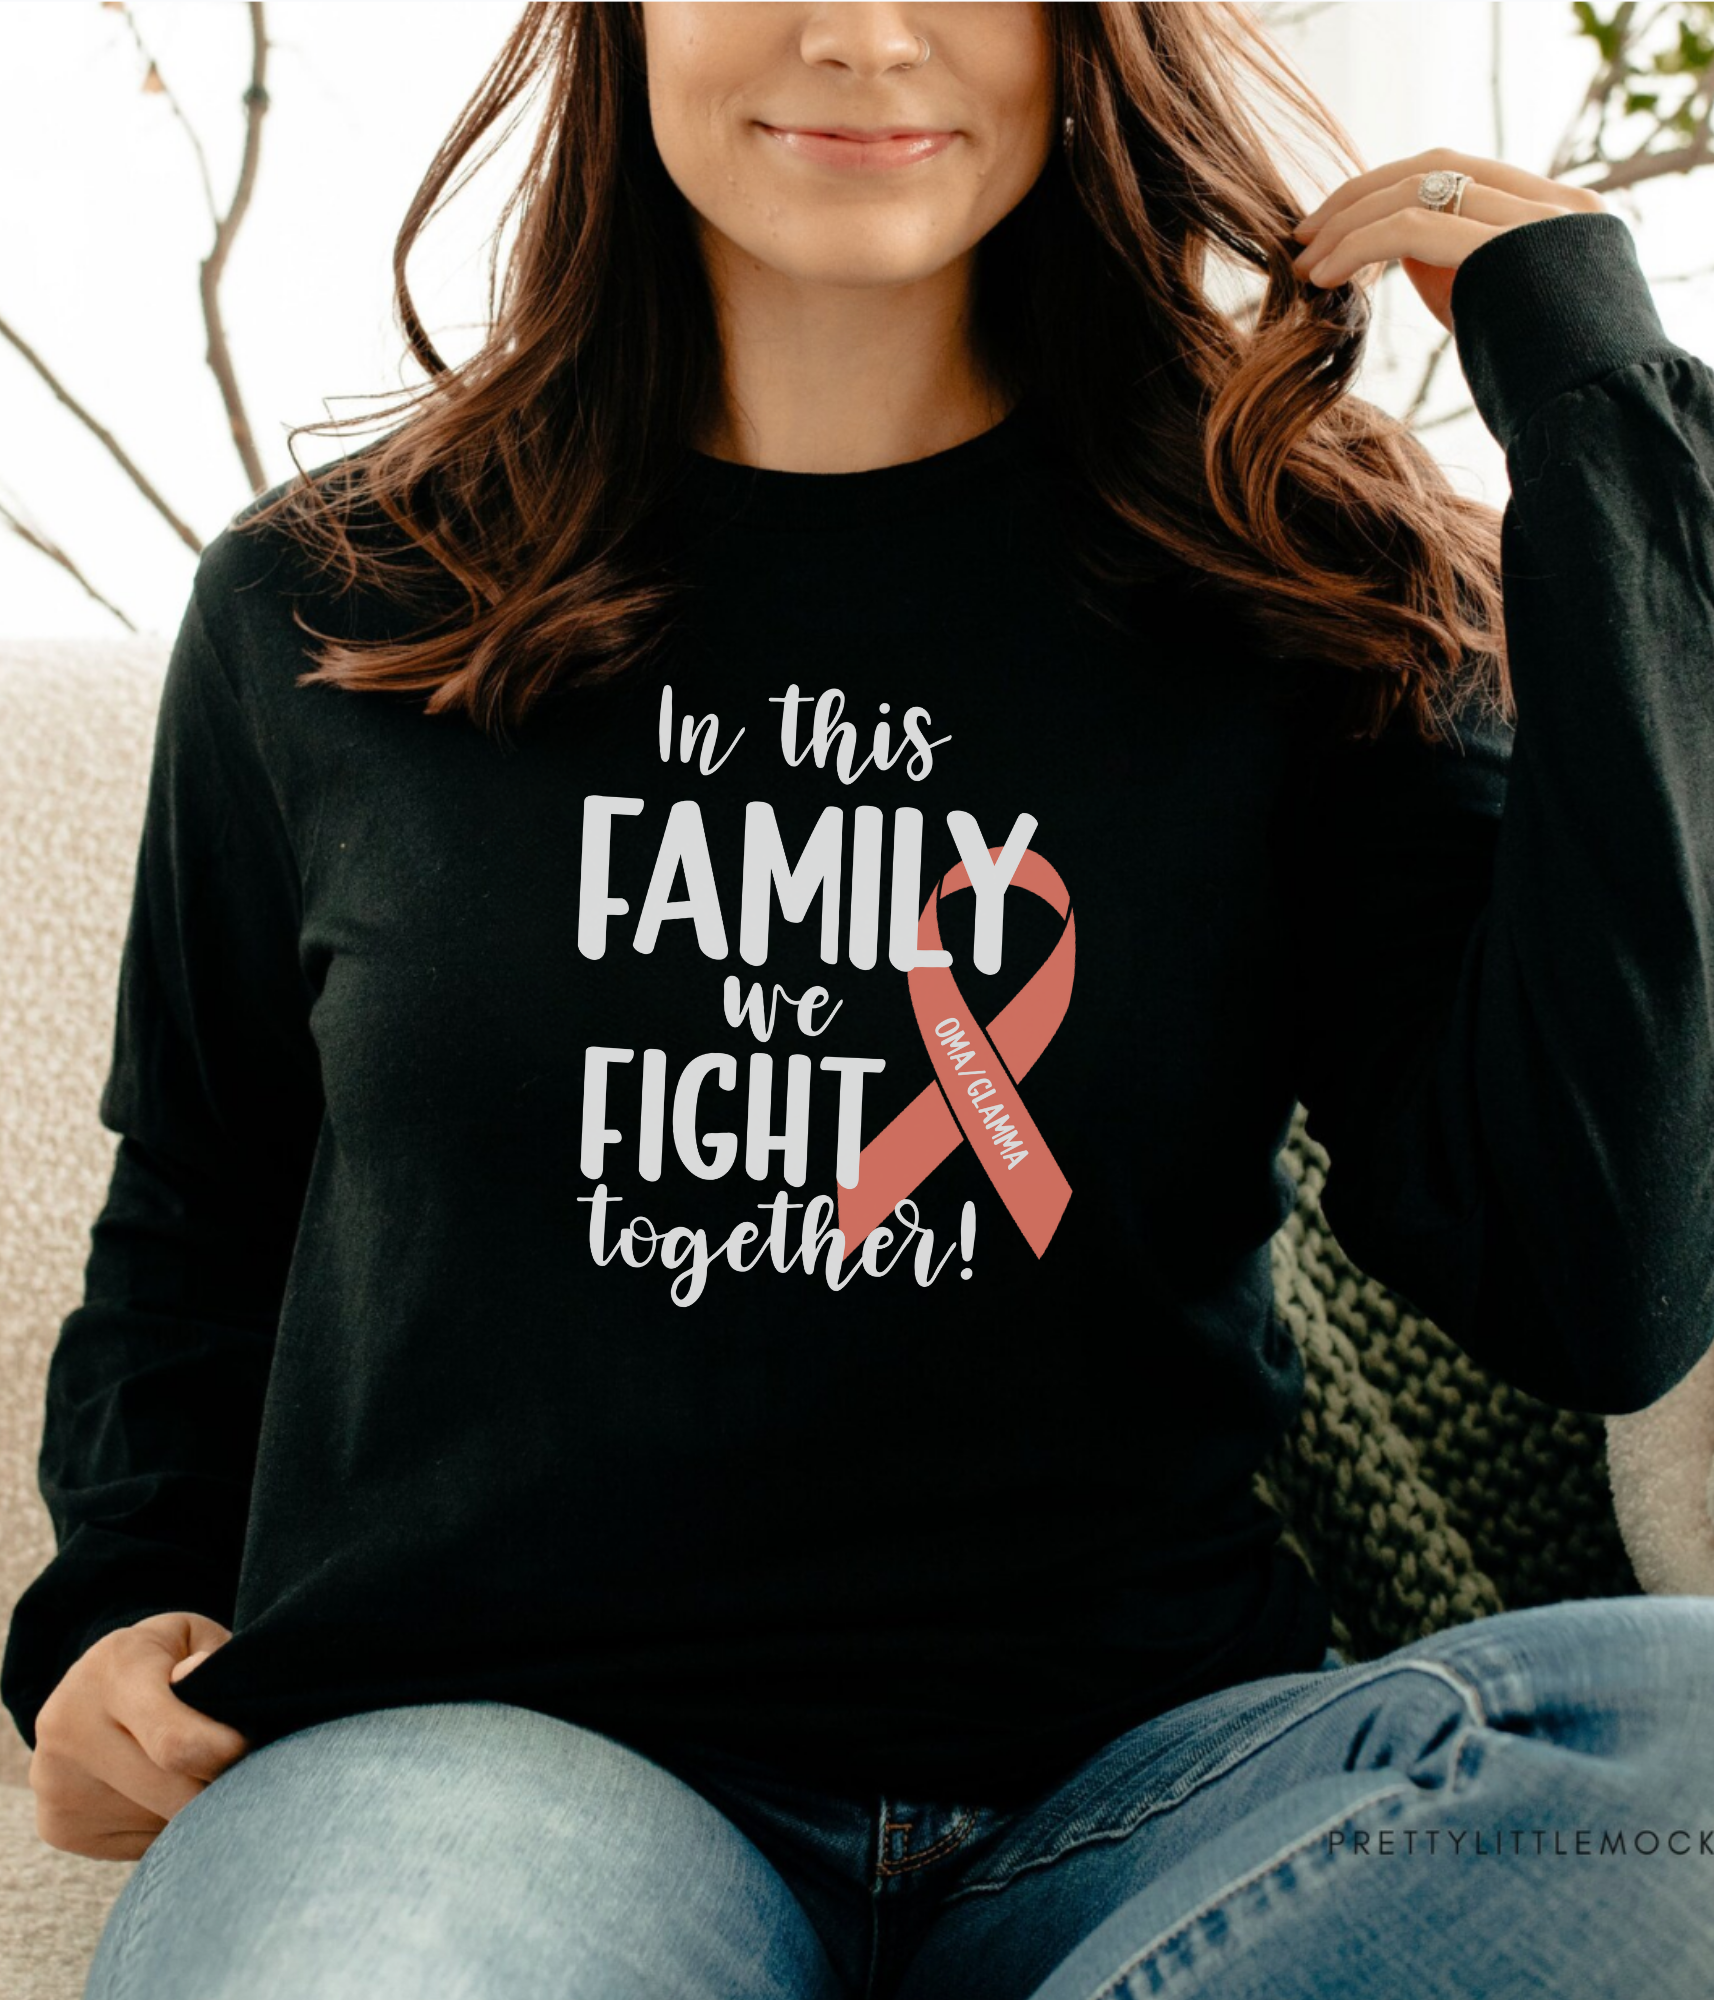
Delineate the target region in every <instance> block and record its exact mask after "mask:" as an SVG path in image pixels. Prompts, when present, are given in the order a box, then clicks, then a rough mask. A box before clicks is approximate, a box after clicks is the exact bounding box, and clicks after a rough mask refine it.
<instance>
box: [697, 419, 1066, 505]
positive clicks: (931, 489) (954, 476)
mask: <svg viewBox="0 0 1714 2000" xmlns="http://www.w3.org/2000/svg"><path fill="white" fill-rule="evenodd" d="M1033 415H1034V410H1033V403H1032V400H1031V398H1030V397H1029V396H1028V395H1027V394H1026V395H1024V396H1023V397H1022V398H1020V399H1019V401H1017V402H1016V403H1014V404H1013V405H1012V407H1011V409H1009V410H1008V411H1007V412H1006V414H1005V415H1004V416H1003V417H1002V418H1001V419H1000V420H999V422H998V423H995V424H990V425H989V427H988V428H987V429H986V430H984V431H978V432H976V434H975V435H974V436H973V437H967V438H964V439H962V440H961V441H960V442H959V443H957V444H953V445H946V446H944V447H943V448H942V449H941V450H939V451H932V452H929V453H927V454H926V455H925V456H924V457H922V458H909V459H904V460H901V461H900V462H899V463H897V464H895V465H875V466H869V467H866V468H865V469H864V470H862V471H860V472H785V471H782V470H780V469H779V468H778V467H774V466H761V465H744V464H741V463H739V461H738V460H736V459H731V458H716V457H714V456H713V454H712V453H710V452H705V451H698V450H696V449H695V448H694V447H691V446H686V447H685V451H684V458H683V465H682V468H681V474H680V484H679V491H680V492H681V494H682V495H683V496H684V497H685V498H687V499H688V500H689V501H690V502H691V503H692V505H694V506H699V507H702V508H705V509H708V510H710V511H712V512H715V513H717V514H720V515H722V516H725V517H727V518H741V519H742V520H743V521H744V522H746V523H747V524H754V525H761V526H766V527H770V528H798V529H817V528H837V527H850V526H857V525H862V524H864V523H868V522H873V521H885V520H893V519H897V518H899V517H900V516H902V515H906V514H919V513H923V512H926V511H928V510H930V509H932V508H935V507H942V506H945V505H947V504H949V503H950V502H952V501H953V500H954V499H956V498H957V497H958V496H960V495H963V494H969V493H972V492H976V491H979V490H981V488H982V485H983V483H984V482H985V481H986V480H987V479H988V478H989V477H991V476H992V475H993V474H994V473H995V472H996V471H997V470H998V469H999V468H1000V467H1001V466H1003V465H1007V464H1011V463H1015V462H1016V461H1017V460H1018V459H1020V458H1021V457H1022V456H1023V455H1024V452H1025V449H1026V441H1027V438H1028V436H1029V434H1030V431H1031V426H1032V420H1033Z"/></svg>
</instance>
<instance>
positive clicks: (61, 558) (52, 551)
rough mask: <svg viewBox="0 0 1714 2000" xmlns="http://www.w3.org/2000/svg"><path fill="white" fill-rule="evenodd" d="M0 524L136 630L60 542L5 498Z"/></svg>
mask: <svg viewBox="0 0 1714 2000" xmlns="http://www.w3.org/2000/svg"><path fill="white" fill-rule="evenodd" d="M0 525H4V526H5V527H8V528H10V529H11V530H12V532H13V534H15V535H17V536H18V537H19V538H20V539H21V540H22V541H25V542H27V543H28V544H29V546H30V547H31V548H33V549H34V550H36V551H37V553H38V554H40V555H44V556H46V557H47V559H48V561H49V562H51V563H57V564H58V565H59V566H60V568H61V569H63V570H64V571H65V572H66V574H67V575H68V576H69V577H71V578H72V579H73V580H74V581H75V582H77V583H79V584H81V585H82V586H83V588H84V590H85V591H87V592H88V594H89V595H90V596H91V597H93V598H94V599H95V601H96V603H97V604H99V605H100V606H101V608H102V610H103V611H111V612H112V614H113V616H114V617H115V618H117V619H118V620H119V622H120V624H121V625H123V626H124V627H125V629H126V631H127V632H135V631H136V629H137V628H136V626H135V625H133V624H132V622H131V621H130V619H129V618H127V617H126V616H125V614H124V612H123V611H121V610H120V609H119V607H118V605H117V604H115V603H114V602H113V601H112V599H111V598H107V597H103V596H102V594H101V592H100V591H99V590H97V589H96V587H95V585H94V584H93V583H91V582H90V580H89V578H88V577H86V576H85V575H84V573H83V571H82V570H80V569H79V568H78V566H77V564H76V563H75V562H73V561H72V559H71V557H70V556H69V555H67V554H66V552H65V550H64V549H62V548H61V547H60V545H59V543H58V542H56V541H54V540H53V539H52V538H51V537H49V536H47V535H44V534H43V533H42V532H41V531H40V530H39V529H37V528H32V527H31V526H30V525H29V524H28V522H25V521H20V520H19V518H18V516H17V515H16V514H14V513H13V512H12V510H11V508H10V507H8V506H7V505H6V503H5V501H4V500H0Z"/></svg>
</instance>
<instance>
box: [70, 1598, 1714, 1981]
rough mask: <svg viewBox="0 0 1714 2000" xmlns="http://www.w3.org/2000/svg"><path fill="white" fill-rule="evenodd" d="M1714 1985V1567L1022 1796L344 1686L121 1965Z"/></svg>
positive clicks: (605, 1975)
mask: <svg viewBox="0 0 1714 2000" xmlns="http://www.w3.org/2000/svg"><path fill="white" fill-rule="evenodd" d="M1711 1990H1714V1598H1700V1597H1636V1598H1629V1597H1616V1598H1595V1599H1587V1600H1577V1601H1572V1602H1567V1603H1561V1604H1553V1605H1547V1606H1543V1607H1540V1608H1535V1609H1527V1610H1519V1611H1508V1612H1505V1613H1503V1614H1501V1615H1499V1616H1496V1617H1491V1618H1484V1619H1479V1620H1477V1621H1475V1622H1474V1623H1471V1624H1467V1625H1462V1626H1459V1627H1457V1628H1456V1629H1454V1630H1452V1631H1447V1632H1440V1633H1436V1634H1434V1635H1433V1636H1432V1637H1430V1638H1427V1639H1419V1640H1417V1641H1415V1642H1414V1643H1412V1644H1411V1645H1408V1646H1403V1647H1400V1648H1399V1649H1398V1650H1397V1651H1395V1652H1392V1653H1390V1654H1388V1655H1386V1656H1385V1657H1384V1658H1382V1659H1379V1660H1373V1661H1369V1662H1366V1663H1360V1664H1353V1665H1347V1664H1345V1663H1343V1662H1342V1661H1341V1660H1340V1659H1339V1657H1338V1655H1337V1654H1334V1653H1330V1654H1329V1655H1328V1656H1327V1658H1326V1660H1325V1661H1324V1662H1323V1664H1322V1666H1321V1668H1320V1669H1319V1670H1317V1671H1313V1672H1309V1673H1294V1674H1280V1675H1275V1676H1271V1677H1269V1678H1267V1679H1265V1680H1258V1681H1250V1682H1246V1683H1244V1684H1241V1685H1239V1686H1236V1687H1232V1688H1228V1689H1224V1690H1222V1691H1220V1692H1218V1693H1215V1694H1211V1695H1205V1696H1203V1697H1201V1698H1200V1699H1198V1700H1195V1701H1191V1702H1187V1703H1185V1704H1183V1705H1182V1706H1180V1707H1178V1708H1175V1709H1172V1710H1169V1711H1168V1712H1167V1713H1166V1714H1164V1715H1160V1716H1157V1717H1155V1718H1153V1719H1152V1720H1150V1721H1148V1722H1145V1723H1142V1724H1140V1725H1138V1726H1137V1727H1135V1728H1133V1729H1130V1730H1127V1731H1125V1732H1124V1733H1123V1734H1122V1735H1120V1736H1118V1737H1116V1738H1115V1739H1114V1740H1113V1741H1112V1742H1110V1743H1108V1744H1107V1745H1106V1746H1105V1747H1104V1748H1102V1749H1100V1750H1098V1751H1097V1752H1096V1753H1095V1754H1094V1755H1093V1756H1091V1757H1089V1758H1088V1759H1086V1760H1085V1761H1084V1762H1083V1763H1082V1764H1081V1765H1080V1766H1078V1767H1077V1768H1076V1769H1075V1770H1074V1771H1072V1772H1071V1773H1070V1774H1069V1775H1068V1776H1067V1777H1065V1778H1064V1779H1063V1780H1061V1781H1059V1782H1057V1783H1055V1784H1054V1785H1053V1786H1052V1787H1051V1788H1049V1789H1048V1790H1047V1791H1046V1792H1044V1793H1043V1794H1042V1795H1041V1796H1040V1797H1039V1798H1036V1799H1034V1800H1032V1801H1030V1802H1028V1803H1027V1804H1024V1805H1021V1806H1010V1807H1007V1808H1004V1809H1002V1808H998V1807H994V1806H986V1805H983V1804H981V1803H979V1802H968V1801H963V1800H956V1799H953V1800H939V1799H917V1798H897V1797H885V1798H879V1799H877V1798H875V1797H873V1796H868V1797H850V1796H840V1795H837V1794H829V1793H824V1792H818V1791H813V1790H808V1789H804V1788H800V1787H798V1786H796V1785H790V1784H785V1783H782V1782H779V1781H772V1782H770V1781H768V1780H767V1779H766V1778H765V1777H764V1776H763V1775H762V1774H761V1773H759V1772H756V1771H754V1770H750V1769H747V1768H746V1767H744V1766H743V1765H741V1764H739V1763H736V1762H724V1763H721V1764H719V1765H716V1764H715V1763H713V1762H709V1761H699V1762H698V1763H697V1764H696V1765H695V1767H694V1768H692V1769H688V1770H685V1771H682V1772H680V1771H676V1770H669V1769H668V1768H667V1767H666V1766H665V1765H663V1764H662V1763H660V1762H657V1761H654V1760H652V1759H650V1758H648V1757H645V1756H643V1755H641V1754H639V1753H638V1752H637V1751H636V1750H634V1749H631V1748H628V1747H626V1746H625V1745H623V1744H621V1743H619V1742H616V1741H614V1740H613V1739H612V1738H610V1737H608V1736H605V1735H602V1734H599V1733H597V1732H595V1731H592V1730H588V1729H584V1728H581V1727H578V1726H577V1725H575V1724H571V1723H566V1722H562V1721H559V1720H557V1719H556V1718H553V1717H550V1716H545V1715H542V1714H539V1713H537V1712H535V1711H534V1710H531V1709H527V1708H519V1707H513V1706H511V1705H509V1704H506V1703H501V1702H492V1701H464V1702H442V1703H435V1704H432V1705H421V1706H413V1707H402V1708H387V1709H376V1710H369V1711H366V1712H364V1713H360V1714H355V1715H349V1716H342V1717H339V1718H337V1719H335V1720H333V1721H329V1722H324V1723H319V1724H317V1725H315V1726H313V1727H311V1728H307V1729H301V1730H297V1731H294V1732H292V1733H291V1734H289V1735H286V1736H282V1737H279V1738H277V1739H276V1740H275V1741H273V1742H272V1743H268V1744H265V1745H263V1746H261V1747H260V1748H258V1749H256V1750H254V1751H252V1752H251V1753H250V1754H249V1755H248V1756H247V1757H244V1758H242V1759H240V1760H239V1762H237V1763H236V1764H233V1765H231V1766H229V1767H228V1768H227V1770H226V1771H224V1772H223V1773H222V1774H221V1775H220V1776H219V1777H218V1778H217V1779H215V1781H214V1782H213V1783H212V1784H211V1785H209V1786H207V1787H206V1788H205V1789H204V1790H203V1791H201V1792H199V1793H198V1794H197V1795H196V1797H195V1798H193V1799H192V1800H191V1801H190V1803H189V1804H188V1805H186V1806H185V1807H183V1808H182V1809H181V1810H180V1811H179V1812H178V1813H177V1814H176V1815H175V1816H174V1817H173V1818H172V1819H171V1820H169V1821H168V1823H167V1825H166V1827H165V1828H164V1829H163V1830H162V1832H161V1833H160V1834H159V1835H158V1836H157V1837H156V1839H155V1841H154V1842H153V1844H152V1845H151V1846H150V1847H149V1849H148V1850H147V1851H146V1853H145V1854H144V1855H143V1857H142V1859H141V1860H140V1861H139V1862H138V1863H137V1865H136V1867H135V1869H134V1870H133V1872H132V1874H131V1877H130V1879H129V1880H128V1881H127V1883H126V1884H125V1887H124V1889H123V1890H122V1891H121V1893H120V1895H119V1897H118V1899H117V1901H116V1902H115V1904H114V1906H113V1910H112V1913H111V1915H110V1916H109V1918H108V1922H107V1926H106V1929H105V1931H104V1933H103V1935H102V1939H101V1943H100V1947H99V1949H98V1951H97V1953H96V1956H95V1960H94V1963H93V1965H92V1967H91V1971H90V1977H89V1983H88V1986H87V1988H86V2000H168V1996H171V2000H227V1996H233V2000H236V1996H239V1995H243V1996H246V2000H286V1996H290V2000H309V1996H315V2000H346V1996H350V2000H358V1996H361V2000H407V1996H408V2000H491V1996H492V2000H501V1997H502V1996H503V2000H550V1996H551V1997H552V2000H632V1996H637V2000H643V1996H647V2000H771V1997H772V1996H778V2000H895V1997H896V2000H978V1996H979V2000H1025V1997H1026V1996H1033V2000H1134V1997H1135V1996H1138V1995H1141V1994H1145V1993H1149V1994H1152V1993H1159V1992H1162V1991H1166V1992H1170V1993H1172V1994H1175V1995H1179V1996H1184V2000H1189V1996H1192V1995H1194V1996H1197V2000H1205V1996H1206V2000H1212V1996H1216V1995H1217V1996H1219V2000H1263V1996H1266V2000H1293V1996H1309V1995H1314V1996H1317V2000H1351V1996H1358V1995H1362V1996H1369V1997H1370V2000H1373V1997H1374V1996H1387V2000H1394V1996H1398V2000H1403V1996H1406V1995H1409V1996H1410V2000H1438V1996H1445V2000H1453V1997H1454V1996H1456V2000H1472V1996H1482V2000H1498V1997H1499V1996H1510V1995H1524V1994H1529V1995H1541V1994H1552V1995H1557V1996H1572V2000H1585V1996H1594V1995H1600V1996H1609V1995H1619V1994H1626V1993H1632V1992H1635V1993H1646V1994H1648V1995H1650V1996H1651V2000H1691V1996H1693V1995H1694V1996H1696V2000H1706V1996H1707V1995H1708V1994H1709V1992H1710V1991H1711Z"/></svg>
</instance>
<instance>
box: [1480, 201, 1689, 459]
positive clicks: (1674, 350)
mask: <svg viewBox="0 0 1714 2000" xmlns="http://www.w3.org/2000/svg"><path fill="white" fill-rule="evenodd" d="M1451 311H1452V323H1453V339H1454V341H1455V343H1456V345H1457V348H1458V359H1459V363H1460V365H1461V366H1462V367H1463V370H1464V379H1465V381H1466V382H1468V383H1469V385H1470V394H1471V396H1472V397H1473V398H1474V400H1475V404H1476V408H1477V409H1478V410H1479V411H1480V413H1481V416H1482V421H1483V422H1484V423H1485V424H1486V425H1487V426H1488V428H1489V430H1490V431H1492V433H1493V434H1494V436H1495V438H1496V439H1497V440H1498V441H1499V443H1500V444H1501V445H1502V446H1503V447H1504V448H1505V449H1506V450H1507V451H1510V450H1511V448H1512V445H1513V443H1514V442H1515V441H1516V439H1517V437H1518V435H1519V433H1520V432H1521V431H1522V430H1523V428H1524V426H1525V424H1527V423H1528V422H1529V420H1530V418H1531V417H1532V416H1533V415H1534V414H1535V412H1536V411H1537V410H1539V409H1540V408H1541V406H1542V405H1543V404H1544V403H1546V402H1548V401H1549V400H1551V398H1553V397H1554V396H1558V395H1562V394H1563V393H1564V392H1565V391H1566V390H1567V389H1578V388H1581V387H1583V386H1584V384H1586V383H1589V382H1593V381H1594V380H1596V378H1597V377H1598V376H1601V375H1605V374H1607V373H1608V372H1609V371H1610V370H1612V369H1614V368H1623V367H1626V366H1627V365H1629V364H1630V363H1632V362H1637V361H1646V360H1651V359H1658V358H1660V357H1663V356H1667V355H1676V354H1682V353H1683V352H1684V350H1683V349H1682V348H1680V347H1678V346H1677V345H1676V344H1675V343H1674V342H1673V341H1671V340H1669V339H1668V337H1667V334H1666V329H1665V328H1664V327H1663V326H1662V325H1661V321H1660V314H1659V312H1658V310H1657V309H1656V306H1655V301H1654V295H1653V293H1652V292H1651V291H1650V290H1649V285H1648V280H1647V279H1646V278H1645V277H1644V276H1643V270H1642V266H1641V264H1639V263H1638V261H1637V246H1636V240H1635V238H1634V237H1633V236H1632V234H1631V231H1630V227H1629V225H1628V224H1627V223H1626V222H1625V221H1624V220H1623V218H1622V217H1620V216H1617V215H1614V214H1613V213H1612V212H1611V210H1607V209H1570V210H1567V212H1566V213H1565V214H1563V215H1546V216H1540V217H1538V218H1537V219H1536V220H1535V221H1534V222H1523V223H1519V224H1518V225H1517V226H1516V227H1515V228H1512V229H1506V230H1502V231H1501V233H1500V234H1499V235H1498V236H1492V237H1490V238H1489V239H1488V240H1487V241H1486V242H1485V243H1479V244H1477V246H1476V248H1475V249H1474V250H1472V251H1471V252H1470V254H1469V255H1468V256H1467V257H1466V258H1465V259H1464V262H1463V263H1462V264H1461V265H1459V267H1458V269H1457V270H1456V271H1455V272H1454V274H1453V279H1452V295H1451Z"/></svg>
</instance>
